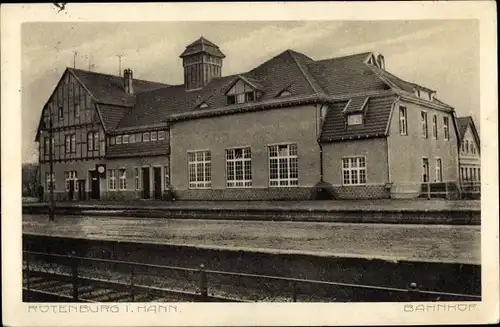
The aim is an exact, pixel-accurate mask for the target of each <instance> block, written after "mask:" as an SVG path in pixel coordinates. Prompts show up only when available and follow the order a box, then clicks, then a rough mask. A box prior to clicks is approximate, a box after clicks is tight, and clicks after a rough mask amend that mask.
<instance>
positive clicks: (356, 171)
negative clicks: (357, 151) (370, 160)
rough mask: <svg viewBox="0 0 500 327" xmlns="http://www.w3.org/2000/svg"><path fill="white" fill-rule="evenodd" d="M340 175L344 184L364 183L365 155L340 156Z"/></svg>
mask: <svg viewBox="0 0 500 327" xmlns="http://www.w3.org/2000/svg"><path fill="white" fill-rule="evenodd" d="M342 176H343V178H342V182H343V184H344V185H363V184H366V161H365V157H350V158H342Z"/></svg>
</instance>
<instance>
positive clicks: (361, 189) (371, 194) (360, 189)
mask: <svg viewBox="0 0 500 327" xmlns="http://www.w3.org/2000/svg"><path fill="white" fill-rule="evenodd" d="M333 194H334V197H335V199H387V198H390V196H391V193H390V189H388V188H386V187H385V184H382V185H357V186H333Z"/></svg>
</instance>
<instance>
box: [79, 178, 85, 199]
mask: <svg viewBox="0 0 500 327" xmlns="http://www.w3.org/2000/svg"><path fill="white" fill-rule="evenodd" d="M78 200H80V201H84V200H85V180H84V179H79V180H78Z"/></svg>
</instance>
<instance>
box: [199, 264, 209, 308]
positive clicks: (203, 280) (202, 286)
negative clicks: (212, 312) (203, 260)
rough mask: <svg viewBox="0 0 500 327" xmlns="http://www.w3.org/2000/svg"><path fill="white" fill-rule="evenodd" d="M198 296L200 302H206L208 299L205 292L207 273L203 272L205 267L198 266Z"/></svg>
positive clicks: (206, 291)
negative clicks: (199, 295) (199, 296)
mask: <svg viewBox="0 0 500 327" xmlns="http://www.w3.org/2000/svg"><path fill="white" fill-rule="evenodd" d="M199 271H200V294H201V299H202V301H204V302H206V301H207V297H208V290H207V273H206V272H205V265H204V264H201V265H200V270H199Z"/></svg>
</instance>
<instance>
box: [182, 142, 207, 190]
mask: <svg viewBox="0 0 500 327" xmlns="http://www.w3.org/2000/svg"><path fill="white" fill-rule="evenodd" d="M188 167H189V168H188V169H189V188H210V187H212V163H211V155H210V151H193V152H188Z"/></svg>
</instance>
